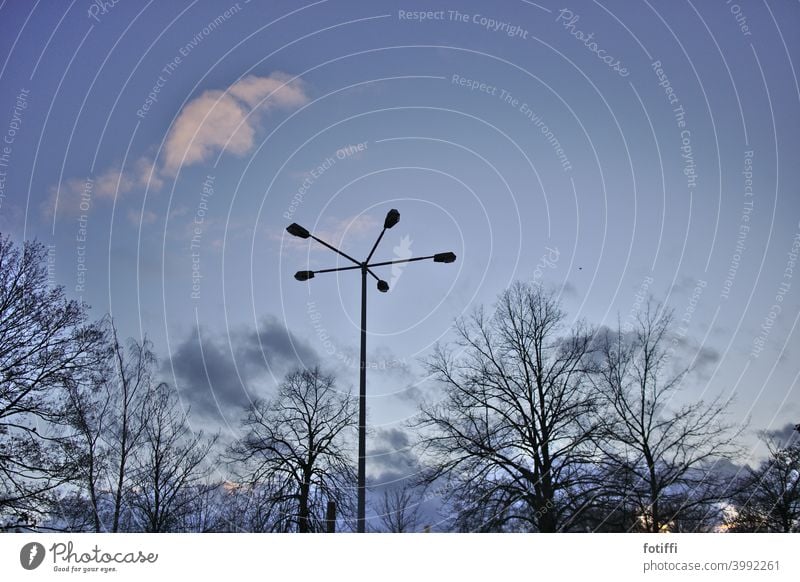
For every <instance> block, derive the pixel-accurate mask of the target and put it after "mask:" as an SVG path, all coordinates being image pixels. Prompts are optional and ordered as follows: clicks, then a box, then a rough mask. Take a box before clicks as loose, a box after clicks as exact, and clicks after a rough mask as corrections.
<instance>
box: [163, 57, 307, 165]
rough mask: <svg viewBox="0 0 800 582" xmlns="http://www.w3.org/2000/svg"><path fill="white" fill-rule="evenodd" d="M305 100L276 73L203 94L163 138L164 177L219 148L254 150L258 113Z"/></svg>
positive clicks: (301, 90)
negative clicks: (223, 89)
mask: <svg viewBox="0 0 800 582" xmlns="http://www.w3.org/2000/svg"><path fill="white" fill-rule="evenodd" d="M308 101H309V98H308V95H307V94H306V90H305V87H304V84H303V83H302V82H301V81H300V80H299V79H295V80H294V81H291V77H290V76H289V75H286V74H285V73H280V72H276V73H273V74H272V75H270V76H269V77H257V76H255V75H249V76H247V77H245V78H243V79H241V80H240V81H237V82H236V83H234V84H233V85H231V86H230V87H228V88H227V89H226V90H225V91H219V90H208V91H204V92H203V93H202V94H200V96H198V97H196V98H194V99H192V100H191V101H190V102H189V103H187V104H186V106H185V107H184V108H183V110H181V112H180V114H178V118H177V119H176V120H175V123H174V124H173V126H172V129H171V130H170V132H169V135H168V136H167V142H166V145H165V147H164V167H163V170H164V173H165V174H167V175H171V176H174V175H175V174H177V172H178V170H179V169H180V168H181V167H182V166H185V165H191V164H195V163H198V162H202V161H205V160H207V159H209V158H210V157H211V156H212V155H214V154H215V153H217V152H219V151H222V150H225V151H227V152H231V153H233V154H237V155H243V154H245V153H247V152H248V151H250V150H251V149H252V148H253V146H254V139H255V133H256V124H257V122H258V117H259V116H258V114H259V113H261V112H265V111H270V110H273V109H294V108H297V107H300V106H302V105H304V104H306V103H308Z"/></svg>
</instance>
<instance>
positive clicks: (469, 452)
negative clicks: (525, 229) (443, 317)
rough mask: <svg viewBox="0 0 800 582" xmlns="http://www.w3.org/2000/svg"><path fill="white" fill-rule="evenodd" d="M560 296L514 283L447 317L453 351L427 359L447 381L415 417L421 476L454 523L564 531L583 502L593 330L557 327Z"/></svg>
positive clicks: (561, 319) (592, 422)
mask: <svg viewBox="0 0 800 582" xmlns="http://www.w3.org/2000/svg"><path fill="white" fill-rule="evenodd" d="M565 320H566V315H565V314H564V312H563V311H562V309H561V307H560V305H559V302H558V299H557V298H556V297H555V296H554V295H553V294H552V293H548V292H546V291H544V290H543V289H542V288H541V287H540V286H538V285H535V284H526V283H516V284H514V285H513V286H512V287H511V288H510V289H509V290H507V291H506V292H505V293H503V294H502V295H501V296H500V299H499V301H498V303H497V305H496V311H495V313H494V314H493V315H492V316H487V315H486V313H485V312H484V310H483V309H479V310H477V311H476V312H475V313H474V314H473V315H472V316H471V317H470V318H469V319H467V320H459V321H457V322H456V325H455V331H456V334H457V336H458V341H457V346H456V349H455V350H453V349H445V348H437V351H436V353H435V355H434V356H433V358H432V359H431V360H430V361H429V362H428V366H429V369H430V372H431V373H432V374H433V375H434V377H435V378H437V379H438V381H439V383H440V384H441V385H442V386H443V388H444V394H443V397H442V399H441V401H439V402H437V403H433V404H424V405H423V406H422V407H421V411H420V417H419V418H420V420H419V422H418V423H417V425H418V426H419V427H420V428H422V429H423V430H425V434H424V435H423V436H422V440H421V448H422V453H423V455H424V456H425V457H426V458H427V462H428V464H429V467H430V469H429V471H428V472H427V474H426V476H425V479H424V480H425V482H426V483H428V484H432V483H439V484H440V485H442V484H444V485H445V490H446V491H447V493H446V498H447V499H448V500H449V501H450V502H451V504H452V507H453V508H454V509H455V510H456V511H457V518H456V524H455V525H456V527H457V528H458V529H461V530H465V529H466V530H484V531H503V530H517V529H523V530H534V531H542V532H555V531H559V530H562V529H568V528H569V527H570V524H571V523H572V521H573V520H574V518H575V516H576V515H577V514H578V513H579V512H580V511H581V510H582V508H583V501H582V498H581V497H580V496H577V495H576V494H577V493H579V492H581V491H582V490H583V487H584V486H585V480H586V476H587V474H588V472H589V467H590V463H591V461H592V460H593V452H594V444H593V440H594V439H593V435H594V432H595V430H596V427H597V418H596V415H595V401H594V397H593V395H592V393H591V392H590V391H589V390H587V388H588V382H587V379H586V376H587V373H588V372H589V368H590V365H591V360H590V358H589V356H590V354H591V350H592V330H591V329H589V328H587V327H586V326H584V325H583V324H580V323H578V324H576V325H574V326H573V327H572V328H571V329H566V325H565Z"/></svg>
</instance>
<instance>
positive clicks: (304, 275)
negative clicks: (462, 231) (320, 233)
mask: <svg viewBox="0 0 800 582" xmlns="http://www.w3.org/2000/svg"><path fill="white" fill-rule="evenodd" d="M398 222H400V212H398V211H397V210H396V209H395V208H392V209H391V210H390V211H389V212H387V213H386V218H385V219H384V221H383V229H384V230H387V229H390V228H392V227H393V226H394V225H396V224H397V223H398ZM286 232H288V233H289V234H291V235H292V236H296V237H298V238H314V239H315V240H319V239H317V238H316V237H313V236H312V235H311V233H310V232H309V231H308V229H306V228H303V227H302V226H300V225H299V224H297V223H296V222H293V223H292V224H290V225H289V226H287V227H286ZM382 234H383V233H381V235H382ZM379 240H380V239H379ZM320 242H322V241H320ZM376 244H377V243H376ZM430 258H432V259H433V262H434V263H452V262H455V260H456V255H455V253H452V252H447V253H436V254H435V255H433V256H432V257H430ZM361 266H362V268H367V267H368V265H367V264H366V263H361ZM294 278H295V279H297V280H298V281H308V280H309V279H313V278H314V271H297V272H296V273H295V274H294ZM378 291H380V292H381V293H386V292H387V291H389V283H387V282H386V281H384V280H383V279H379V280H378Z"/></svg>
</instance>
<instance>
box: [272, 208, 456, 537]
mask: <svg viewBox="0 0 800 582" xmlns="http://www.w3.org/2000/svg"><path fill="white" fill-rule="evenodd" d="M398 222H400V213H399V212H398V211H397V210H395V209H394V208H392V209H391V210H390V211H389V212H388V213H386V220H384V222H383V230H381V233H380V234H379V235H378V239H377V240H376V241H375V244H374V245H372V250H371V251H370V252H369V255H367V258H366V259H365V260H363V261H357V260H355V259H354V258H353V257H351V256H350V255H348V254H346V253H343V252H342V251H340V250H339V249H337V248H336V247H334V246H333V245H330V244H328V243H326V242H325V241H323V240H320V239H319V238H317V237H316V236H314V235H313V234H311V233H310V232H309V231H308V230H306V229H305V228H303V227H302V226H300V225H299V224H297V223H292V224H290V225H289V226H288V227H286V232H288V233H289V234H291V235H292V236H296V237H299V238H312V239H314V240H315V241H317V242H318V243H320V244H321V245H323V246H325V247H328V248H329V249H330V250H332V251H333V252H335V253H337V254H339V255H341V256H343V257H344V258H346V259H347V260H349V261H350V262H351V263H353V265H352V266H347V267H336V268H332V269H319V270H316V271H297V273H295V275H294V278H295V279H297V280H298V281H308V280H309V279H313V278H314V275H318V274H320V273H337V272H339V271H353V270H356V269H358V270H360V271H361V367H360V377H359V394H358V526H357V531H358V532H359V533H364V525H365V519H366V518H365V515H366V460H367V455H366V431H367V275H370V276H372V277H373V278H375V280H376V281H377V282H378V291H380V292H381V293H386V292H387V291H388V290H389V283H387V282H386V281H384V280H383V279H381V278H379V277H378V276H377V275H376V274H375V273H374V272H373V271H372V269H373V268H374V267H383V266H386V265H396V264H398V263H411V262H414V261H426V260H431V259H432V260H433V262H435V263H452V262H454V261H455V260H456V255H455V253H450V252H447V253H437V254H435V255H430V256H426V257H414V258H411V259H397V260H394V261H381V262H378V263H370V260H371V259H372V255H374V254H375V249H377V248H378V244H379V243H380V242H381V239H382V238H383V235H384V234H385V233H386V231H387V230H388V229H390V228H392V227H393V226H394V225H396V224H397V223H398Z"/></svg>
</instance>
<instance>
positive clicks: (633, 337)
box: [0, 237, 800, 532]
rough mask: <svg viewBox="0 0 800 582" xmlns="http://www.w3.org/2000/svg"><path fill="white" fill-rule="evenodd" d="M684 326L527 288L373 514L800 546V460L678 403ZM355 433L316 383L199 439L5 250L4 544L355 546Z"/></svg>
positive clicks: (1, 273) (459, 369) (466, 324)
mask: <svg viewBox="0 0 800 582" xmlns="http://www.w3.org/2000/svg"><path fill="white" fill-rule="evenodd" d="M670 328H671V316H670V314H669V312H668V311H666V310H664V309H662V308H661V307H660V306H658V305H654V304H652V303H650V304H648V305H646V306H645V307H644V308H643V309H642V311H641V312H640V313H639V314H638V318H637V320H636V322H635V324H634V325H632V326H631V327H630V329H626V328H624V327H623V326H620V329H618V330H609V329H598V328H595V327H593V326H590V325H588V324H586V323H583V322H579V323H576V324H573V325H568V318H567V316H566V314H565V313H564V311H563V310H562V308H561V305H560V304H559V301H558V299H557V297H556V296H554V295H552V294H549V293H547V292H546V291H544V290H543V289H542V288H541V287H540V286H537V285H531V284H523V283H517V284H515V285H513V286H512V287H511V288H510V289H509V290H507V291H506V292H505V293H503V294H502V295H501V296H500V298H499V299H498V302H497V304H496V305H495V306H494V309H493V310H492V312H491V313H489V312H487V311H486V310H484V309H478V310H477V311H475V312H474V313H473V314H472V315H471V316H470V317H467V318H463V319H460V320H458V321H457V322H456V324H455V328H454V329H455V332H456V336H457V340H456V341H455V342H454V343H453V344H451V345H449V346H440V347H438V348H437V349H436V350H435V352H434V353H433V355H432V356H431V358H429V360H428V361H427V362H426V364H427V366H428V368H429V370H428V371H429V372H430V373H431V374H432V377H433V378H434V381H435V382H436V394H437V397H436V398H435V400H434V401H432V402H423V403H422V404H421V405H420V410H419V413H418V415H416V417H415V420H414V421H413V422H412V423H409V426H408V429H409V430H413V431H414V433H415V434H416V435H418V442H417V444H416V449H415V450H416V452H417V454H418V455H419V459H420V466H419V471H418V472H417V474H416V475H414V476H412V477H410V478H409V479H408V480H406V483H405V484H404V485H403V486H402V487H399V486H398V487H383V494H382V495H377V494H376V495H374V497H376V498H377V500H376V501H375V502H374V503H373V504H372V510H373V513H374V514H375V516H376V517H375V519H374V520H373V522H374V524H373V529H375V530H378V531H394V532H406V531H421V530H422V529H423V528H424V527H425V526H426V525H430V522H431V521H432V520H431V516H430V515H426V516H425V517H423V513H424V512H423V511H422V508H423V505H422V504H423V502H424V500H426V499H430V498H432V497H435V498H437V499H439V500H440V503H441V505H440V507H439V512H440V514H441V518H440V521H438V522H437V525H436V526H435V528H434V529H437V530H449V531H464V532H466V531H489V532H502V531H534V532H560V531H612V532H613V531H620V532H623V531H645V532H662V531H720V530H724V531H782V532H791V531H798V528H800V478H799V474H798V470H800V444H798V441H797V440H795V441H790V442H780V441H778V440H775V439H772V440H770V439H767V445H768V448H769V453H770V455H769V458H768V459H766V460H765V461H763V462H762V463H761V464H760V465H759V466H758V467H756V468H750V467H743V468H740V467H738V466H736V465H735V464H734V463H735V462H736V461H737V459H738V458H739V457H740V455H741V450H740V449H739V446H738V445H737V443H738V442H739V441H740V439H741V434H742V431H743V427H741V426H736V425H734V424H732V423H731V422H730V421H729V418H728V408H729V405H730V401H729V400H727V399H723V398H721V397H719V396H711V397H706V396H705V395H703V398H699V399H696V398H686V397H685V392H686V391H685V390H684V394H683V395H682V396H683V397H682V396H676V395H677V394H679V392H680V391H681V389H682V388H685V387H686V386H688V385H689V382H687V380H688V378H689V375H690V374H691V373H692V369H691V366H690V365H688V366H687V365H682V363H681V362H680V361H679V360H680V358H679V357H678V355H677V353H676V352H675V349H674V348H675V345H676V344H675V342H674V341H673V339H674V336H673V335H672V334H671V331H670ZM679 402H680V404H679ZM687 402H688V403H687ZM355 426H356V401H355V399H354V398H353V397H352V396H351V395H350V394H347V393H345V392H342V391H340V390H338V389H337V387H336V382H335V379H334V378H333V377H332V376H331V375H328V374H326V373H325V372H324V371H323V370H321V369H320V368H313V369H298V370H295V371H293V372H291V373H289V374H288V375H287V376H286V377H285V378H284V380H283V382H282V383H281V384H280V386H279V387H278V389H277V391H276V393H275V394H274V395H273V396H272V397H271V398H269V399H264V400H258V401H255V402H253V403H252V405H251V406H250V407H249V408H248V409H247V410H244V411H242V417H241V425H240V427H239V430H238V431H237V434H238V435H239V436H238V438H236V439H235V440H233V441H230V442H224V443H223V442H221V440H220V438H219V435H215V434H206V433H204V431H202V430H196V429H195V428H194V427H192V426H191V423H190V417H189V411H188V410H186V409H185V408H184V407H183V405H182V402H181V400H180V399H179V398H178V395H177V393H176V391H175V388H174V387H171V386H169V385H168V384H166V383H164V382H161V381H160V380H159V374H158V366H157V361H156V357H155V354H154V349H153V346H152V345H151V344H150V342H148V341H147V340H144V341H135V340H128V341H127V342H123V341H121V340H120V339H119V338H118V336H117V332H116V329H115V327H114V325H113V322H112V321H111V320H110V319H109V318H104V319H102V320H100V321H91V320H90V319H89V317H88V314H87V307H86V305H83V304H81V303H79V302H76V301H74V300H70V299H68V298H67V297H66V296H65V293H64V290H63V288H61V287H51V286H49V284H48V273H47V268H46V249H45V248H44V247H43V246H42V245H41V244H38V243H35V242H26V243H24V244H23V245H22V246H21V247H17V246H16V245H15V244H14V243H13V242H12V241H11V240H10V239H9V238H8V237H5V238H3V237H0V530H2V531H21V530H22V531H27V530H36V531H97V532H131V531H144V532H209V531H247V532H295V531H297V532H316V531H325V530H326V529H327V528H328V527H329V526H330V525H331V524H330V523H328V522H327V521H326V518H327V517H328V515H327V511H328V509H329V507H330V506H331V505H333V506H334V507H335V508H336V522H335V526H336V529H337V530H338V531H350V530H353V529H354V527H353V526H354V522H353V518H354V515H353V505H354V498H355V494H356V486H355V481H356V480H355V475H354V467H355V446H354V442H353V436H354V432H355V431H354V428H355ZM765 438H766V437H765ZM425 507H427V506H425Z"/></svg>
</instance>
